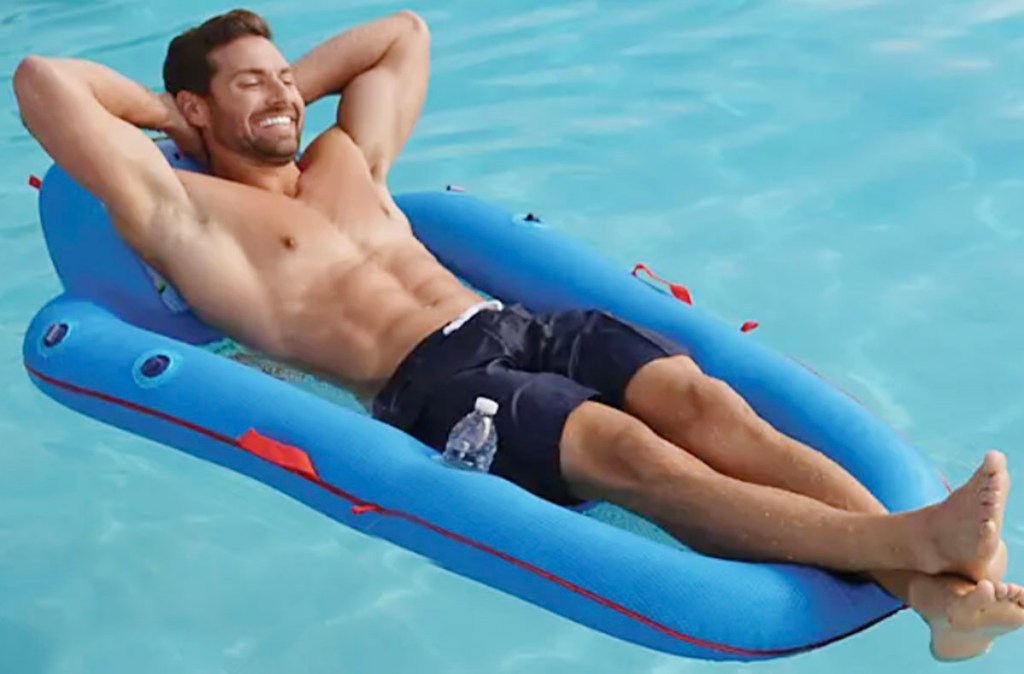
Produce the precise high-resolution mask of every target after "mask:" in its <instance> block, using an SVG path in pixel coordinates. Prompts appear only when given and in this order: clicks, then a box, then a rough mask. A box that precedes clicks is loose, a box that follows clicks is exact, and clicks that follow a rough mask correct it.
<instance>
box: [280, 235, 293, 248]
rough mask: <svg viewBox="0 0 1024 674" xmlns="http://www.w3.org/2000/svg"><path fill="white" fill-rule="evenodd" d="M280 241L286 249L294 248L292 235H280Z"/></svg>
mask: <svg viewBox="0 0 1024 674" xmlns="http://www.w3.org/2000/svg"><path fill="white" fill-rule="evenodd" d="M281 243H282V244H283V245H284V247H285V248H287V249H288V250H294V249H295V237H294V236H283V237H281Z"/></svg>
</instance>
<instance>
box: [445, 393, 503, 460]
mask: <svg viewBox="0 0 1024 674" xmlns="http://www.w3.org/2000/svg"><path fill="white" fill-rule="evenodd" d="M497 413H498V403H496V402H494V401H493V400H491V399H489V398H477V399H476V404H475V405H474V409H473V411H472V412H470V413H469V414H467V415H466V416H464V417H462V419H460V420H459V422H458V423H457V424H455V426H453V427H452V430H451V433H449V434H448V442H447V443H445V447H444V455H443V458H444V461H445V462H446V463H448V464H449V465H452V466H456V467H458V468H465V469H467V470H479V471H481V472H484V473H486V472H487V471H489V470H490V469H491V462H492V461H494V453H495V452H496V451H497V450H498V432H497V430H495V428H494V415H495V414H497Z"/></svg>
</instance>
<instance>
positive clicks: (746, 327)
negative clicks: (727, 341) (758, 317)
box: [740, 321, 759, 332]
mask: <svg viewBox="0 0 1024 674" xmlns="http://www.w3.org/2000/svg"><path fill="white" fill-rule="evenodd" d="M758 325H759V323H758V322H757V321H747V322H746V323H744V324H743V325H742V326H741V327H740V331H741V332H750V331H751V330H756V329H757V326H758Z"/></svg>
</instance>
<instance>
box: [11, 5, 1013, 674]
mask: <svg viewBox="0 0 1024 674" xmlns="http://www.w3.org/2000/svg"><path fill="white" fill-rule="evenodd" d="M251 6H252V8H254V9H256V10H258V11H261V12H263V13H264V14H265V15H266V16H267V17H268V18H269V19H270V20H271V22H272V24H273V25H274V27H275V29H276V31H277V34H278V37H279V42H280V44H281V46H282V49H283V50H284V51H285V53H286V54H287V55H289V56H298V55H299V54H301V53H302V52H303V51H304V50H305V49H307V48H308V47H310V46H312V44H313V43H314V42H316V41H317V40H320V39H322V38H325V37H327V36H328V35H330V34H332V33H333V32H335V31H337V30H339V29H342V28H344V27H346V26H349V25H351V24H352V23H354V22H357V21H361V20H364V19H369V18H372V17H375V16H378V15H380V14H382V13H385V12H388V11H392V10H395V9H400V8H401V7H403V6H411V7H413V8H414V9H417V10H419V11H420V12H421V13H422V14H423V15H424V16H425V17H426V18H427V19H428V20H429V21H430V23H431V25H432V27H433V35H434V61H433V64H434V65H433V83H432V87H431V93H430V97H429V101H428V104H427V106H426V109H425V112H424V116H423V119H422V120H421V122H420V124H419V125H418V127H417V129H416V132H415V134H414V136H413V138H412V140H411V141H410V142H409V144H408V145H407V147H406V150H405V153H404V154H403V157H402V159H401V161H400V163H399V165H398V167H397V168H396V170H395V171H394V174H393V180H392V187H393V189H394V190H395V191H403V190H407V189H421V188H431V187H440V186H443V184H445V183H459V184H463V185H466V186H468V187H469V188H471V189H472V190H473V191H474V192H476V193H478V194H481V195H483V196H486V197H488V198H491V199H494V200H497V201H499V202H502V203H504V204H506V205H507V206H508V207H509V208H510V209H512V210H515V211H519V212H522V211H526V210H534V211H538V212H540V213H541V214H542V215H543V216H544V217H545V219H546V220H547V221H549V222H551V223H554V224H555V226H557V227H559V228H561V229H562V230H563V231H565V232H567V233H569V234H570V235H572V236H574V237H576V238H577V239H578V240H580V241H582V242H584V243H586V244H588V245H590V246H593V247H594V248H596V249H598V250H601V251H602V252H604V253H605V254H606V255H608V256H609V257H610V258H611V259H613V260H615V261H617V262H618V263H620V264H621V265H622V266H623V267H624V268H627V267H628V266H630V265H631V264H632V263H634V262H636V261H643V262H646V263H647V264H649V265H651V266H652V267H654V268H655V269H656V270H658V271H660V272H662V273H663V274H664V275H666V276H669V277H671V278H673V279H675V280H679V281H682V282H685V283H687V284H688V285H689V286H690V288H691V290H692V291H693V293H694V296H695V299H696V301H697V303H699V304H700V305H701V306H703V307H705V308H707V309H709V310H711V311H713V312H715V313H717V314H719V315H720V316H722V317H724V318H725V319H727V320H729V321H734V322H735V323H736V324H737V326H738V325H739V324H740V323H741V322H743V321H744V320H748V319H753V320H757V321H759V322H760V323H761V328H760V329H759V330H758V331H757V332H755V333H753V335H751V337H752V338H755V339H758V340H761V341H763V342H765V343H767V344H770V345H771V346H773V347H775V348H778V349H781V350H784V351H785V352H787V353H789V354H792V355H794V356H796V357H798V358H800V359H801V360H803V361H805V362H807V363H808V364H810V365H812V366H814V367H815V368H816V369H817V370H819V371H820V372H821V373H822V374H824V375H825V376H826V377H828V378H830V379H832V380H833V381H835V382H836V383H838V384H840V385H841V386H843V387H844V388H847V389H848V390H849V391H851V392H852V393H854V394H855V395H857V396H858V397H859V398H861V399H862V400H863V401H864V402H865V403H866V404H867V405H868V406H869V407H870V408H872V409H873V410H875V411H876V412H877V413H878V414H880V415H881V416H882V417H883V418H884V419H886V420H887V421H888V422H889V423H891V424H892V425H893V426H895V427H896V428H898V429H899V430H901V431H902V432H904V433H905V434H906V435H907V436H909V437H910V438H911V439H912V440H913V441H914V442H915V443H916V444H917V445H918V446H919V447H920V448H921V449H922V451H924V452H925V453H926V454H927V455H928V456H929V457H930V458H931V459H932V460H933V461H934V462H935V463H936V465H937V466H938V467H939V468H940V469H941V470H942V471H943V472H945V473H946V474H947V475H948V476H949V477H950V478H951V480H952V481H955V482H959V481H961V480H962V479H964V478H965V477H966V476H967V475H968V474H969V473H970V471H971V470H972V468H973V467H974V465H975V464H976V463H977V461H978V460H979V459H980V457H981V455H982V453H983V451H984V450H985V449H987V448H990V447H998V448H1001V449H1003V450H1004V451H1006V453H1007V454H1008V455H1009V457H1010V461H1011V465H1012V466H1013V473H1014V476H1016V477H1017V479H1018V481H1020V480H1021V479H1024V478H1022V477H1021V476H1022V474H1021V472H1020V467H1021V464H1022V463H1024V449H1021V448H1020V446H1019V444H1018V443H1019V441H1020V439H1021V438H1022V437H1024V395H1022V391H1021V382H1022V381H1024V361H1022V359H1021V358H1020V357H1019V356H1018V344H1019V343H1020V340H1021V337H1020V334H1021V331H1022V330H1024V308H1022V305H1021V290H1022V288H1024V265H1022V264H1021V260H1022V259H1024V238H1022V236H1021V235H1022V233H1024V230H1022V226H1021V223H1020V218H1019V216H1018V213H1019V212H1020V211H1021V209H1022V207H1024V85H1021V84H1020V82H1019V73H1020V72H1021V67H1022V65H1024V39H1022V38H1021V36H1022V35H1024V32H1022V28H1024V1H1022V0H985V1H971V2H965V1H962V0H961V1H959V2H956V1H953V0H934V1H933V2H930V3H927V4H925V3H921V2H910V1H909V0H889V1H888V2H881V1H880V0H772V1H769V0H700V1H696V0H695V1H691V2H685V3H684V2H678V1H667V0H660V1H642V2H641V1H638V2H632V3H625V2H607V1H606V2H596V1H583V2H563V3H545V2H540V1H539V0H516V1H515V2H508V3H480V2H469V1H467V0H443V1H441V0H435V1H434V2H410V3H406V4H398V3H391V2H374V1H371V0H362V1H360V2H326V1H324V0H310V1H308V2H305V3H302V4H301V5H293V4H292V3H286V2H282V1H279V0H267V1H262V2H253V3H251ZM226 7H227V6H226V5H223V4H221V3H211V2H200V1H199V0H182V1H180V2H176V3H167V4H166V5H164V4H159V5H158V4H155V3H146V2H141V1H139V0H121V1H109V0H108V1H97V2H91V3H87V4H86V3H77V2H73V1H71V0H52V1H49V2H43V1H39V0H22V1H20V2H13V1H11V0H8V2H6V3H3V4H0V77H2V79H3V85H4V86H3V87H0V112H2V114H0V150H2V152H3V155H4V156H6V157H7V158H8V160H7V161H6V162H4V163H2V164H0V211H2V213H3V218H2V220H0V242H2V243H0V269H2V276H0V430H2V431H3V434H4V435H3V437H4V442H3V443H2V445H0V672H3V673H4V674H7V673H8V672H11V673H17V674H23V673H25V674H34V673H36V672H46V673H53V674H70V673H78V672H104V673H105V674H118V673H121V672H125V673H128V672H131V673H133V674H134V673H136V672H140V671H142V672H147V674H161V673H163V672H167V673H171V672H174V673H180V672H190V673H192V674H207V673H209V674H214V673H221V672H231V673H246V674H255V673H260V674H262V673H268V674H269V673H280V672H297V671H303V672H310V673H319V672H324V673H326V672H332V673H336V672H357V673H360V674H362V673H371V672H373V673H375V672H387V673H392V672H431V673H434V672H438V673H445V674H455V673H462V672H466V673H468V672H502V673H508V674H513V673H518V672H523V673H526V672H530V673H531V674H535V673H542V672H550V673H552V674H554V673H558V674H564V673H570V672H580V673H587V674H597V673H607V674H611V673H616V674H617V673H620V672H645V673H650V674H676V673H682V672H695V671H712V670H714V671H718V672H723V673H729V674H738V673H740V672H749V671H754V670H755V669H756V670H757V671H759V672H766V673H767V672H787V673H793V672H795V673H797V674H811V673H816V672H821V671H828V672H829V673H830V674H841V673H844V672H861V671H870V669H875V670H878V671H883V672H929V671H938V669H939V667H938V666H937V665H935V664H933V663H932V662H931V660H930V658H929V657H928V655H927V649H926V643H925V639H926V631H925V629H924V628H923V626H922V625H921V624H919V622H918V621H917V620H916V619H915V618H914V617H913V616H911V615H908V614H902V615H900V616H898V617H896V618H894V619H892V620H890V621H888V622H886V623H884V624H882V625H880V626H878V627H876V628H874V629H872V630H870V631H868V632H866V633H864V634H862V635H859V636H857V637H855V638H852V639H849V640H847V641H845V642H842V643H840V644H838V645H835V646H832V647H830V648H827V649H824V650H821V651H817V652H814V653H811V654H807V655H804V656H800V657H797V658H793V659H788V660H783V661H776V662H771V663H763V664H757V665H738V664H722V665H711V664H708V663H703V662H697V661H686V660H680V659H676V658H672V657H669V656H664V655H661V654H657V653H653V652H650V651H647V650H644V649H642V648H639V647H637V646H634V645H631V644H626V643H623V642H619V641H616V640H614V639H612V638H610V637H606V636H604V635H601V634H598V633H596V632H593V631H591V630H588V629H586V628H583V627H580V626H577V625H575V624H573V623H571V622H568V621H566V620H564V619H562V618H559V617H557V616H555V615H552V614H549V613H546V612H544V611H542V610H540V609H537V608H535V607H533V606H532V605H528V604H526V603H524V602H521V601H519V600H517V599H514V598H511V597H508V596H505V595H503V594H500V593H498V592H495V591H493V590H491V589H489V588H487V587H484V586H481V585H478V584H475V583H472V582H469V581H466V580H464V579H462V578H460V577H457V576H454V575H452V574H450V573H448V572H446V571H443V570H440V569H438V568H435V567H433V566H431V565H430V564H429V563H427V562H426V561H425V560H424V559H422V558H420V557H417V556H415V555H412V554H411V553H407V552H405V551H404V550H402V549H399V548H396V547H394V546H391V545H389V544H386V543H383V542H380V541H377V540H375V539H372V538H368V537H366V536H363V535H360V534H356V533H354V532H352V531H350V530H347V529H345V528H343V527H340V526H339V525H337V524H336V523H335V522H333V521H330V520H328V519H326V518H324V517H322V516H320V515H318V514H317V513H315V512H312V511H310V510H308V509H306V508H304V507H302V506H300V505H298V504H296V503H293V502H292V501H290V500H288V499H286V498H284V497H283V496H280V495H279V494H277V493H276V492H273V491H271V490H270V489H268V488H265V487H263V486H261V485H259V484H256V483H253V482H250V481H248V480H245V479H243V478H241V477H239V476H237V475H234V474H232V473H229V472H227V471H224V470H221V469H218V468H215V467H213V466H211V465H207V464H204V463H200V462H199V461H196V460H193V459H191V458H188V457H186V456H184V455H182V454H179V453H177V452H175V451H172V450H169V449H167V448H164V447H162V446H160V445H157V444H154V443H151V442H148V441H145V440H141V439H139V438H136V437H133V436H130V435H128V434H125V433H123V432H121V431H118V430H115V429H112V428H108V427H106V426H102V425H100V424H98V423H96V422H93V421H91V420H88V419H85V418H82V417H79V416H76V415H74V414H73V413H71V412H70V411H68V410H66V409H64V408H62V407H59V406H58V405H56V404H55V403H53V402H51V401H50V400H49V399H47V398H45V397H43V395H42V394H40V393H39V392H37V390H36V389H35V388H34V387H33V386H32V385H31V384H30V383H29V381H28V379H27V377H26V376H25V374H24V371H23V369H22V367H21V358H20V348H21V338H22V335H23V331H24V327H25V325H26V324H27V322H28V321H29V319H30V318H31V316H32V315H33V313H34V312H35V311H36V309H37V308H38V307H39V306H41V305H42V304H43V303H44V302H45V301H46V300H48V299H49V298H50V297H51V296H52V295H54V294H55V293H56V292H58V289H59V286H58V283H57V280H56V278H55V276H54V274H53V271H52V269H51V267H50V265H49V261H48V257H47V255H46V251H45V248H44V244H43V241H42V237H41V235H40V232H39V227H38V219H37V215H36V210H35V193H34V192H33V191H32V190H31V189H30V188H29V187H28V186H27V185H26V182H25V179H26V176H27V175H28V173H30V172H35V173H37V174H41V173H42V172H43V171H44V170H45V168H46V166H47V165H48V160H47V158H46V157H45V155H44V154H43V153H42V152H41V151H40V150H39V148H38V147H37V146H36V145H35V143H34V142H33V141H32V139H31V138H30V137H29V136H28V135H27V134H26V132H25V131H24V129H23V128H22V127H21V125H20V123H19V120H18V115H17V111H16V109H15V107H14V102H13V95H12V93H11V91H10V74H11V71H12V70H13V68H14V66H15V65H16V64H17V62H18V60H19V59H20V58H21V57H22V56H23V55H24V54H26V53H28V52H40V53H47V54H58V55H74V56H81V57H86V58H93V59H97V60H100V61H102V62H104V63H106V64H108V65H111V66H113V67H115V68H117V69H118V70H121V71H122V72H124V73H126V74H127V75H129V76H132V77H134V78H136V79H138V80H140V81H142V82H143V83H145V84H147V85H149V86H151V87H156V86H157V85H158V84H159V82H160V79H159V69H160V64H161V61H162V57H163V52H164V49H165V46H166V42H167V40H168V39H169V37H170V36H171V35H173V34H174V33H175V32H177V31H178V30H180V29H182V28H184V27H186V26H187V25H190V24H192V23H194V22H196V21H198V20H200V19H202V18H204V17H205V16H207V15H209V14H211V13H215V12H216V11H220V10H222V9H224V8H226ZM331 112H332V110H331V109H330V104H326V105H318V106H315V107H314V108H313V109H312V110H311V112H310V116H309V124H308V130H307V139H308V138H311V137H312V134H313V132H314V131H315V130H317V129H319V128H321V127H322V126H323V125H324V124H326V123H327V122H328V120H329V118H330V115H331ZM1006 538H1007V542H1008V543H1009V547H1010V552H1011V569H1010V573H1011V576H1013V577H1016V578H1018V579H1020V578H1024V497H1022V496H1020V492H1019V491H1018V492H1017V493H1016V494H1014V495H1012V496H1011V501H1010V506H1009V513H1008V525H1007V528H1006ZM1022 657H1024V637H1021V636H1015V637H1013V638H1010V639H1005V640H1003V641H1002V642H1000V643H999V644H998V645H997V647H996V649H995V650H994V651H993V653H991V654H990V655H989V656H987V657H986V658H984V659H981V660H977V661H974V662H971V663H967V664H964V665H960V666H959V667H958V668H957V669H958V671H963V672H969V673H970V672H973V673H975V674H981V673H982V672H984V673H985V674H1003V673H1006V674H1009V673H1010V672H1019V671H1020V668H1021V658H1022ZM869 668H870V669H869Z"/></svg>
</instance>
